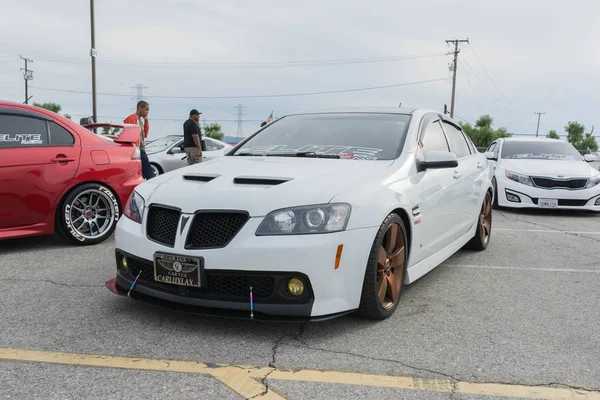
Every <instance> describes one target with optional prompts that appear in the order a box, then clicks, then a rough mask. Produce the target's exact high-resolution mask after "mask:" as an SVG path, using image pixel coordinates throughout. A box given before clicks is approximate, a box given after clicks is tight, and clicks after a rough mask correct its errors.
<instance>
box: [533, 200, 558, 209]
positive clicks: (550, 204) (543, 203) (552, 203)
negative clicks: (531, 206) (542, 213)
mask: <svg viewBox="0 0 600 400" xmlns="http://www.w3.org/2000/svg"><path fill="white" fill-rule="evenodd" d="M538 205H539V206H540V207H542V208H556V207H558V200H556V199H539V200H538Z"/></svg>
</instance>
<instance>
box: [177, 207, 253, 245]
mask: <svg viewBox="0 0 600 400" xmlns="http://www.w3.org/2000/svg"><path fill="white" fill-rule="evenodd" d="M248 218H249V217H248V213H246V212H231V211H229V212H200V213H197V214H196V215H195V216H194V220H193V221H192V225H191V226H190V231H189V233H188V236H187V240H186V243H185V248H186V249H211V248H212V249H214V248H220V247H225V246H227V245H228V244H229V242H231V240H232V239H233V238H234V237H235V235H237V233H238V232H239V231H240V229H242V227H243V226H244V224H246V222H247V221H248Z"/></svg>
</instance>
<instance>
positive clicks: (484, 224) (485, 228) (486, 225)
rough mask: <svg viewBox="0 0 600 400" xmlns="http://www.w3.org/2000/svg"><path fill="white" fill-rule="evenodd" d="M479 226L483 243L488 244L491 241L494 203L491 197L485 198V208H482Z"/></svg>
mask: <svg viewBox="0 0 600 400" xmlns="http://www.w3.org/2000/svg"><path fill="white" fill-rule="evenodd" d="M479 225H480V228H479V230H480V233H481V241H482V242H483V243H486V244H487V242H488V241H489V240H490V233H491V230H492V202H491V200H490V196H485V198H484V199H483V206H482V207H481V215H480V216H479Z"/></svg>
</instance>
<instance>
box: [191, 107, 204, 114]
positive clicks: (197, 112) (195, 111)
mask: <svg viewBox="0 0 600 400" xmlns="http://www.w3.org/2000/svg"><path fill="white" fill-rule="evenodd" d="M200 114H202V113H201V112H199V111H198V110H196V109H195V108H194V109H192V111H190V115H200Z"/></svg>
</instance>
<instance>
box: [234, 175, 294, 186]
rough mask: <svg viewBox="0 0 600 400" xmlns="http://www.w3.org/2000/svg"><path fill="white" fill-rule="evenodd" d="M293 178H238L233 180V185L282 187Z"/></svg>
mask: <svg viewBox="0 0 600 400" xmlns="http://www.w3.org/2000/svg"><path fill="white" fill-rule="evenodd" d="M291 180H292V178H271V177H264V176H237V177H235V178H233V183H235V184H238V185H261V186H264V185H270V186H275V185H280V184H282V183H286V182H288V181H291Z"/></svg>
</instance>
